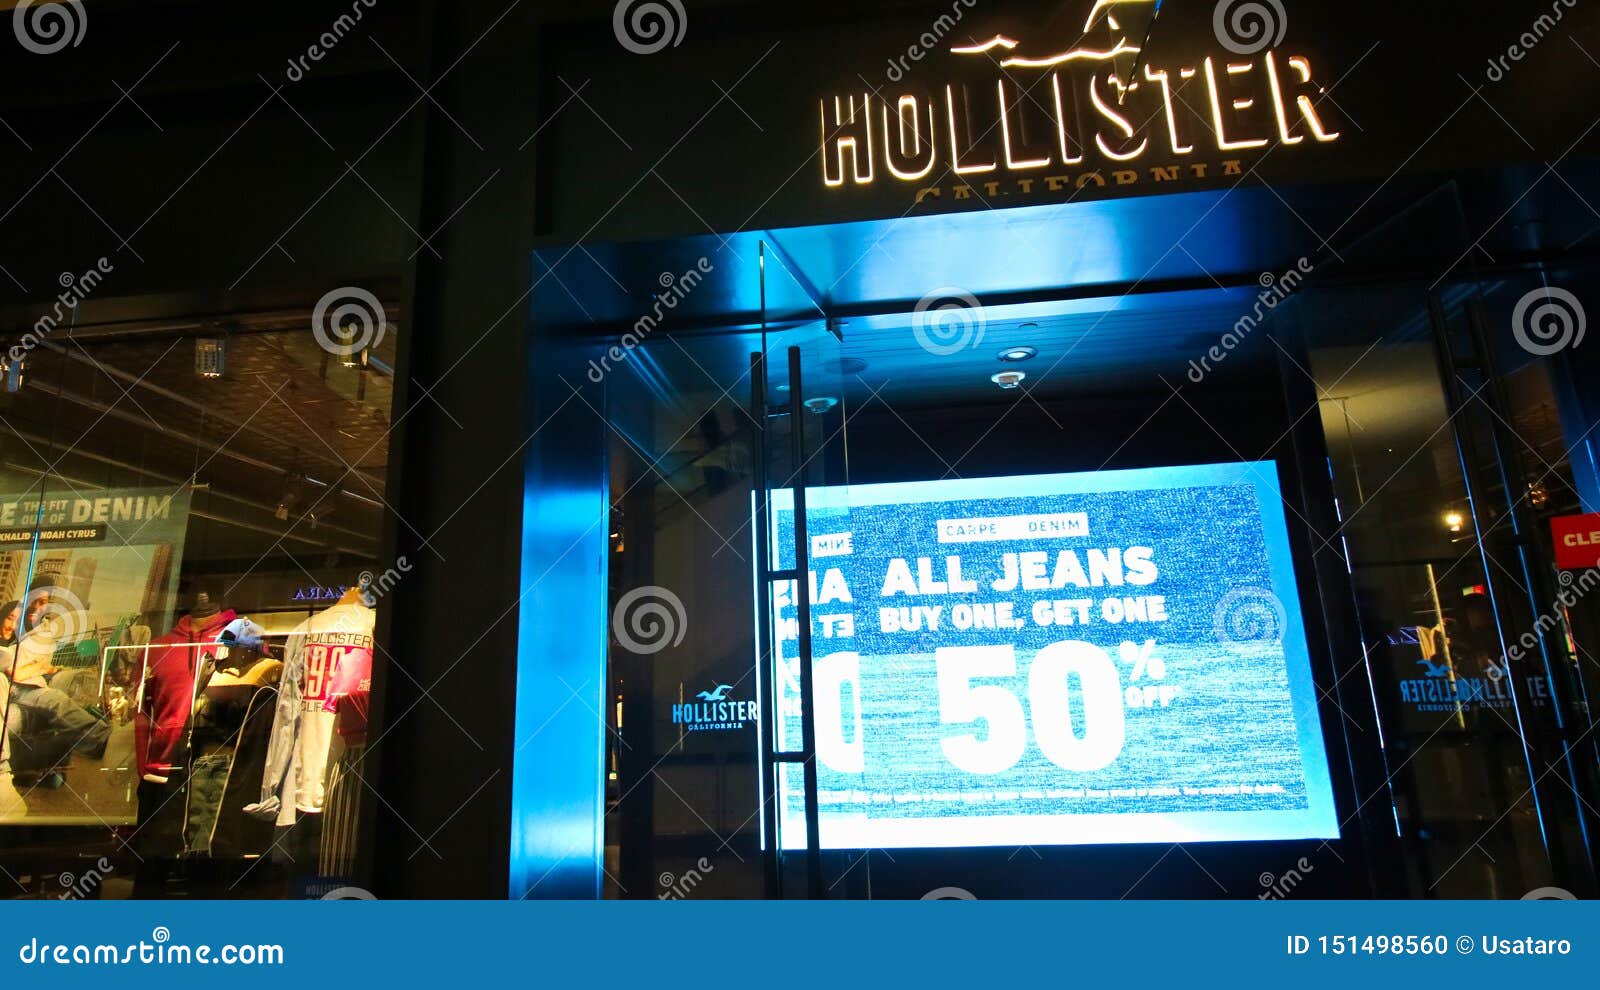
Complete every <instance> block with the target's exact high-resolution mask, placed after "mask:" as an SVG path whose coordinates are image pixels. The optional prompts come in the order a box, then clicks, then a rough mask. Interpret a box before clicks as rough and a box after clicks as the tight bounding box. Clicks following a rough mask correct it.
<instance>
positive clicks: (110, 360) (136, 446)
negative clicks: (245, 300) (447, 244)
mask: <svg viewBox="0 0 1600 990" xmlns="http://www.w3.org/2000/svg"><path fill="white" fill-rule="evenodd" d="M391 312H392V310H391ZM83 329H84V331H85V336H86V338H87V339H85V340H82V341H80V340H76V339H70V340H65V341H61V340H52V341H50V342H49V343H48V344H47V345H46V346H43V347H40V348H36V349H35V350H34V351H33V352H32V353H31V354H30V355H29V358H28V364H27V370H28V377H27V380H26V382H25V385H24V388H23V390H22V392H20V393H19V394H17V395H7V396H3V397H0V398H3V402H4V405H3V407H0V411H3V418H4V420H5V425H6V428H5V429H4V430H0V478H3V479H4V482H5V486H6V487H7V488H8V489H22V488H26V487H32V486H34V485H37V484H39V472H40V470H41V469H43V468H44V466H45V465H47V464H48V465H52V466H53V471H54V475H53V476H52V477H51V478H49V479H48V480H47V481H46V484H48V485H55V486H59V487H70V488H71V489H74V490H79V491H83V490H86V489H90V488H93V487H96V486H100V487H123V486H166V485H176V484H182V483H184V482H185V481H187V480H188V479H190V478H191V477H193V478H194V479H195V480H197V481H198V482H199V483H200V484H201V485H207V486H209V489H208V490H203V491H204V494H201V495H197V497H196V502H195V507H196V509H197V512H198V513H201V514H203V516H204V517H205V518H207V519H209V520H210V521H211V522H213V523H217V524H219V525H218V526H211V527H209V528H208V531H207V532H208V535H207V541H206V542H207V551H208V553H209V554H211V555H213V556H216V555H226V554H228V553H230V552H251V548H254V551H253V552H259V548H260V546H262V545H266V544H270V543H272V542H273V537H274V536H277V535H283V536H285V537H286V542H287V544H288V545H289V546H290V548H292V549H293V548H298V549H306V548H323V549H326V550H330V551H339V550H344V551H350V552H356V553H361V554H364V555H369V556H370V555H372V554H374V553H375V552H376V546H377V538H378V532H379V520H380V515H379V513H380V511H381V506H382V500H383V497H384V496H383V492H384V485H385V472H386V469H387V461H388V448H389V443H388V431H389V417H390V408H391V403H392V397H393V382H392V379H391V378H390V376H389V375H388V374H386V373H384V372H382V371H379V370H377V367H376V366H379V365H381V366H382V367H385V368H387V367H392V362H393V355H394V350H395V345H396V337H397V336H398V328H397V327H395V326H394V325H393V324H392V323H391V324H390V326H389V328H388V329H389V332H388V333H387V335H386V336H385V338H384V340H383V341H382V342H381V343H380V344H379V346H378V347H377V348H376V349H375V353H374V357H375V358H376V361H375V362H374V367H373V368H369V369H367V370H365V371H362V370H358V369H353V368H346V367H344V365H343V363H342V362H341V361H340V360H339V359H338V358H335V357H330V355H328V354H327V353H326V352H325V351H323V350H322V348H321V347H320V346H318V344H317V342H316V338H315V336H314V335H313V334H312V333H310V332H309V330H308V327H307V324H305V323H302V324H301V325H300V328H299V329H297V330H296V331H295V332H267V333H234V334H230V335H229V336H228V337H227V358H226V372H225V374H224V376H223V377H222V378H220V379H206V378H202V377H200V376H199V375H198V374H196V372H195V346H196V345H195V338H194V337H192V336H172V335H143V336H137V337H129V336H120V337H117V338H114V339H96V338H95V335H94V333H93V332H92V328H83ZM279 505H284V506H285V509H286V511H287V514H288V518H287V519H281V520H280V519H278V518H276V513H277V509H278V506H279ZM313 516H314V517H315V519H314V525H313Z"/></svg>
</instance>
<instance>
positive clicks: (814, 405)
mask: <svg viewBox="0 0 1600 990" xmlns="http://www.w3.org/2000/svg"><path fill="white" fill-rule="evenodd" d="M838 404H839V400H838V399H835V398H834V397H833V396H831V395H819V396H817V397H816V398H813V399H807V400H806V401H805V403H804V405H805V407H806V408H807V409H809V410H811V411H812V412H814V413H816V414H817V415H818V416H821V415H823V414H824V413H827V412H830V411H831V410H832V409H833V407H834V406H836V405H838Z"/></svg>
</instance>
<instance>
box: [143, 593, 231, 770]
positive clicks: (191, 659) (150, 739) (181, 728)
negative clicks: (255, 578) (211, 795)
mask: <svg viewBox="0 0 1600 990" xmlns="http://www.w3.org/2000/svg"><path fill="white" fill-rule="evenodd" d="M236 618H238V615H237V614H236V613H235V612H234V611H233V610H232V609H223V610H222V611H221V612H218V613H217V614H216V615H213V616H210V617H208V618H205V619H195V618H194V617H193V616H189V615H186V616H184V617H183V618H181V619H179V620H178V624H177V625H175V626H173V627H172V631H171V632H169V633H167V634H166V635H164V636H158V637H156V638H155V639H153V640H151V641H150V650H149V652H148V653H145V654H143V656H147V657H149V658H150V659H149V668H148V669H146V670H142V671H140V676H141V677H142V678H144V700H143V702H142V703H141V704H140V706H139V714H138V717H137V718H136V719H135V720H134V726H133V737H134V746H135V751H136V752H137V754H138V757H139V776H141V777H144V776H146V775H149V776H155V777H160V778H163V779H165V778H167V777H170V776H171V775H172V771H173V768H174V763H173V760H174V758H175V757H177V756H178V755H179V754H180V753H181V752H182V749H183V742H184V737H185V734H186V732H187V730H188V727H189V717H190V715H191V714H192V709H193V707H194V679H195V674H196V673H197V672H198V671H199V669H200V665H201V664H202V663H204V661H205V659H206V657H209V656H211V655H212V651H211V650H209V649H206V648H205V647H203V646H179V645H177V644H180V643H215V642H216V640H217V637H218V636H220V635H222V630H223V628H224V627H225V626H227V624H228V623H230V622H232V621H233V620H234V619H236Z"/></svg>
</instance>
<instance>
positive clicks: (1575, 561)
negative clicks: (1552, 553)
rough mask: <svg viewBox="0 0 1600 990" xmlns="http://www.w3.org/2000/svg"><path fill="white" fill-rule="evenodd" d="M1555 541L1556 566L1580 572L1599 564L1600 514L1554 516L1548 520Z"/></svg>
mask: <svg viewBox="0 0 1600 990" xmlns="http://www.w3.org/2000/svg"><path fill="white" fill-rule="evenodd" d="M1550 533H1551V536H1552V537H1553V538H1554V540H1555V546H1556V566H1557V567H1559V568H1561V569H1562V570H1564V571H1581V570H1584V569H1586V568H1589V567H1594V566H1596V565H1597V564H1600V512H1591V513H1589V514H1588V515H1583V516H1556V517H1555V518H1554V519H1551V520H1550Z"/></svg>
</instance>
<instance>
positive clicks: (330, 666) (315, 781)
mask: <svg viewBox="0 0 1600 990" xmlns="http://www.w3.org/2000/svg"><path fill="white" fill-rule="evenodd" d="M375 618H376V613H375V612H373V610H372V609H370V608H367V607H366V606H364V605H361V604H347V605H335V606H333V607H332V608H330V609H327V610H326V611H324V612H319V613H318V614H316V615H314V616H312V617H311V618H309V619H307V620H306V621H305V622H303V623H301V624H300V627H299V628H298V629H296V630H295V631H294V632H293V633H291V634H290V636H289V646H288V648H289V650H290V651H294V650H296V649H301V650H303V651H304V671H305V673H304V677H303V680H302V687H301V692H302V693H301V698H302V701H301V705H302V708H301V713H300V739H299V761H298V762H299V766H298V772H297V774H296V781H295V806H296V807H297V808H299V810H301V811H309V812H319V811H321V810H322V801H323V796H324V792H325V788H326V784H327V775H328V755H329V751H330V750H331V748H332V745H333V727H334V713H335V712H336V711H337V709H338V700H339V698H341V697H343V696H345V695H348V694H351V693H353V692H355V691H358V690H360V691H367V690H369V689H370V688H371V686H372V627H373V623H374V620H375Z"/></svg>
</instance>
